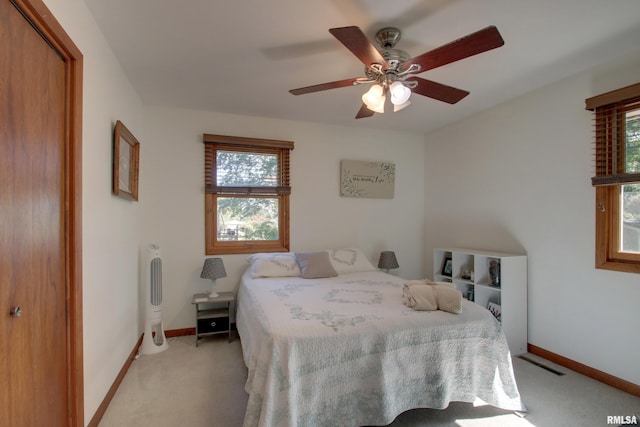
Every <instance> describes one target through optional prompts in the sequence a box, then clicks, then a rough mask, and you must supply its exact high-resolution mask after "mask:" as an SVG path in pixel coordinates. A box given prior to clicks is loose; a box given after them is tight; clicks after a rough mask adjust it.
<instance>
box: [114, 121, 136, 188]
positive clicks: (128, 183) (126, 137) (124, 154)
mask: <svg viewBox="0 0 640 427" xmlns="http://www.w3.org/2000/svg"><path fill="white" fill-rule="evenodd" d="M139 161H140V143H139V142H138V140H137V139H136V137H135V136H133V134H132V133H131V132H130V131H129V129H127V127H126V126H125V125H124V124H122V122H121V121H120V120H118V121H117V122H116V127H115V129H114V131H113V194H115V195H116V196H119V197H122V198H124V199H127V200H138V173H139Z"/></svg>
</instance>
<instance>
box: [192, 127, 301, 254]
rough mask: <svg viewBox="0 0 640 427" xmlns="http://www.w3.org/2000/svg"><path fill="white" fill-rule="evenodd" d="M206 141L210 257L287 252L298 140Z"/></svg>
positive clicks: (214, 138)
mask: <svg viewBox="0 0 640 427" xmlns="http://www.w3.org/2000/svg"><path fill="white" fill-rule="evenodd" d="M203 141H204V144H205V146H204V147H205V148H204V153H205V156H204V157H205V160H204V166H205V196H204V200H205V203H204V204H205V234H206V237H205V244H206V254H207V255H215V254H244V253H255V252H285V251H288V250H289V195H290V193H291V187H290V186H289V153H290V151H291V150H293V142H290V141H275V140H267V139H255V138H241V137H233V136H222V135H209V134H205V135H204V137H203Z"/></svg>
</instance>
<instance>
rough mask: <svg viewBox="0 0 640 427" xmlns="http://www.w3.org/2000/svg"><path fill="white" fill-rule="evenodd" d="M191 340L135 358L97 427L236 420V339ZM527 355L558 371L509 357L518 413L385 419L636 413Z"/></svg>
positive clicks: (471, 422) (576, 417)
mask: <svg viewBox="0 0 640 427" xmlns="http://www.w3.org/2000/svg"><path fill="white" fill-rule="evenodd" d="M194 340H195V338H194V337H193V336H187V337H179V338H172V339H170V340H169V349H168V350H167V351H165V352H162V353H158V354H154V355H143V356H140V357H139V358H138V359H137V360H135V361H134V362H133V364H132V366H131V368H130V369H129V372H128V373H127V375H126V376H125V378H124V380H123V382H122V384H121V385H120V388H119V389H118V391H117V393H116V395H115V396H114V398H113V400H112V402H111V405H110V406H109V408H108V409H107V411H106V413H105V415H104V417H103V419H102V421H101V423H100V425H99V426H100V427H146V426H153V427H236V426H241V425H242V420H243V416H244V410H245V406H246V403H247V395H246V393H245V392H244V382H245V380H246V376H247V370H246V368H245V366H244V363H243V361H242V350H241V347H240V342H239V341H238V339H237V338H236V339H235V340H234V341H233V342H232V343H228V342H227V340H226V337H223V336H220V337H212V338H207V339H203V340H200V344H199V346H198V347H197V348H196V347H195V346H194V342H195V341H194ZM527 356H528V357H530V358H531V359H533V360H535V361H538V362H541V363H543V364H544V365H545V366H548V367H551V368H554V369H556V370H558V371H560V372H562V373H565V374H566V375H563V376H558V375H556V374H554V373H551V372H549V371H547V370H545V369H543V368H541V367H539V366H536V365H534V364H532V363H529V362H527V361H524V360H522V359H520V358H514V360H513V364H514V369H515V373H516V380H517V382H518V388H519V390H520V394H521V396H522V399H523V402H524V404H525V405H526V406H527V408H528V410H529V411H528V413H527V414H526V415H525V416H524V417H522V416H519V415H518V414H515V413H513V412H509V411H503V410H499V409H496V408H493V407H490V406H482V407H475V408H474V407H473V406H472V405H470V404H463V403H452V404H451V405H450V406H449V407H448V408H447V409H445V410H435V409H417V410H412V411H408V412H405V413H403V414H401V415H400V416H398V418H396V420H395V421H394V422H393V423H392V424H390V426H392V427H418V426H457V427H494V426H495V427H501V426H504V427H518V426H529V427H531V426H536V427H561V426H570V427H576V426H580V427H591V426H593V427H599V426H607V425H608V424H607V416H614V415H629V416H631V415H633V414H636V415H637V416H640V398H638V397H635V396H632V395H629V394H627V393H624V392H621V391H619V390H616V389H614V388H612V387H609V386H606V385H604V384H601V383H599V382H597V381H595V380H592V379H590V378H587V377H584V376H582V375H580V374H577V373H575V372H573V371H570V370H568V369H566V368H563V367H560V366H557V365H555V364H553V363H551V362H548V361H545V360H544V359H541V358H539V357H536V356H533V355H527ZM639 422H640V421H639ZM609 425H610V424H609ZM305 427H306V426H305ZM309 427H312V426H309ZM354 427H357V426H354Z"/></svg>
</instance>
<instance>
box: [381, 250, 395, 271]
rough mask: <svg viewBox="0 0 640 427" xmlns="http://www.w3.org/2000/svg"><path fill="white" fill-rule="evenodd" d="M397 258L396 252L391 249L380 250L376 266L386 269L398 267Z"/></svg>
mask: <svg viewBox="0 0 640 427" xmlns="http://www.w3.org/2000/svg"><path fill="white" fill-rule="evenodd" d="M398 267H400V266H399V265H398V260H397V259H396V253H395V252H393V251H382V252H380V260H379V261H378V268H384V269H386V270H389V269H392V268H398Z"/></svg>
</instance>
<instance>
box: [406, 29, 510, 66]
mask: <svg viewBox="0 0 640 427" xmlns="http://www.w3.org/2000/svg"><path fill="white" fill-rule="evenodd" d="M503 44H504V40H503V39H502V36H501V35H500V33H499V32H498V29H497V28H496V27H495V26H493V25H492V26H489V27H487V28H485V29H483V30H480V31H476V32H475V33H472V34H469V35H468V36H465V37H462V38H461V39H458V40H456V41H453V42H451V43H448V44H445V45H444V46H440V47H439V48H436V49H433V50H430V51H429V52H426V53H423V54H422V55H419V56H416V57H414V58H411V59H410V60H408V61H407V62H405V63H404V65H403V69H405V70H406V69H407V68H409V66H411V64H419V65H420V66H421V67H422V68H421V69H420V71H418V73H422V72H424V71H427V70H431V69H433V68H437V67H441V66H443V65H446V64H450V63H452V62H455V61H459V60H461V59H464V58H468V57H470V56H473V55H477V54H479V53H482V52H486V51H488V50H491V49H495V48H497V47H500V46H502V45H503Z"/></svg>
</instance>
